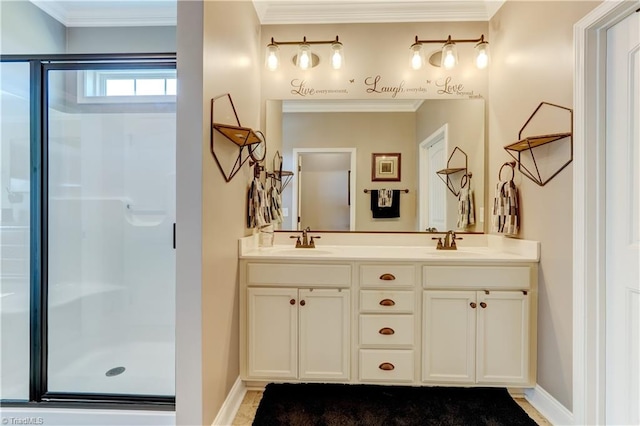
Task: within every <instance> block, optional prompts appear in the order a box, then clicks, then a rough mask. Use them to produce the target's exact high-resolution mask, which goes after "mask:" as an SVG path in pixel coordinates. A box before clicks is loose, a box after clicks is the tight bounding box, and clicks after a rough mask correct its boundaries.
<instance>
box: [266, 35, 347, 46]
mask: <svg viewBox="0 0 640 426" xmlns="http://www.w3.org/2000/svg"><path fill="white" fill-rule="evenodd" d="M304 43H306V44H332V43H340V41H339V40H338V36H336V39H335V40H326V41H309V40H307V37H306V36H305V37H302V41H276V40H274V39H273V37H271V44H275V45H276V46H278V45H287V44H289V45H291V44H304Z"/></svg>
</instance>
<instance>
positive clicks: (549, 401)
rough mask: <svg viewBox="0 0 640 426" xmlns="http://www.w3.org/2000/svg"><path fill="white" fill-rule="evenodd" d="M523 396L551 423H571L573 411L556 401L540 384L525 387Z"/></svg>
mask: <svg viewBox="0 0 640 426" xmlns="http://www.w3.org/2000/svg"><path fill="white" fill-rule="evenodd" d="M524 396H525V398H526V399H527V401H529V403H530V404H531V405H533V408H535V409H536V410H538V412H539V413H540V414H542V415H543V416H544V417H545V418H546V419H547V420H549V422H550V423H551V424H553V425H572V424H573V413H572V412H571V411H569V410H568V409H567V408H566V407H565V406H564V405H562V404H561V403H559V402H558V400H557V399H555V398H554V397H553V396H551V394H549V392H547V391H546V390H544V389H543V388H542V387H541V386H540V385H536V387H535V388H532V389H526V390H525V391H524Z"/></svg>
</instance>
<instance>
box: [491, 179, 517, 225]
mask: <svg viewBox="0 0 640 426" xmlns="http://www.w3.org/2000/svg"><path fill="white" fill-rule="evenodd" d="M492 213H493V214H492V220H491V224H492V227H491V230H492V231H493V232H497V233H499V234H505V235H516V234H518V231H519V227H520V208H519V204H518V188H516V185H515V183H513V180H510V181H508V182H498V184H497V185H496V192H495V197H494V199H493V212H492Z"/></svg>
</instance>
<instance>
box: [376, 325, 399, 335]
mask: <svg viewBox="0 0 640 426" xmlns="http://www.w3.org/2000/svg"><path fill="white" fill-rule="evenodd" d="M378 333H380V334H384V335H385V336H390V335H392V334H396V332H395V330H394V329H393V328H390V327H383V328H381V329H380V330H379V331H378Z"/></svg>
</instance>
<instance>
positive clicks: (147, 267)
mask: <svg viewBox="0 0 640 426" xmlns="http://www.w3.org/2000/svg"><path fill="white" fill-rule="evenodd" d="M69 68H74V67H67V68H64V69H57V68H56V67H50V68H49V69H48V72H47V74H46V77H45V78H46V86H45V87H46V95H47V104H46V106H45V112H46V115H45V117H46V118H45V122H46V150H47V155H48V172H47V197H46V199H47V207H48V217H47V229H48V232H47V237H48V242H47V258H48V260H47V276H48V279H47V282H48V290H47V295H48V302H47V322H48V324H47V334H48V339H47V341H48V350H47V368H46V376H47V391H48V392H49V393H53V394H63V393H74V394H101V395H137V396H141V395H155V396H171V397H172V396H173V395H174V394H175V376H174V375H175V367H174V366H175V359H174V353H175V350H174V346H175V339H174V335H175V251H174V249H173V245H172V243H173V224H174V222H175V151H176V113H175V96H166V94H167V93H166V86H167V81H168V80H167V78H169V77H167V76H172V75H173V77H174V78H175V65H174V66H173V69H171V68H168V67H158V68H153V67H152V66H151V65H149V64H146V65H141V66H140V68H133V67H131V66H127V67H123V68H122V69H118V68H115V67H114V66H113V64H111V66H110V67H107V68H100V67H96V68H91V66H87V65H78V66H77V67H76V68H77V69H69ZM87 75H94V76H95V78H98V77H99V76H102V77H105V76H109V75H110V76H118V77H119V78H117V79H116V80H118V81H119V82H120V83H121V85H122V87H120V88H118V89H117V90H119V91H122V90H125V91H126V90H128V89H127V87H128V86H127V85H128V84H129V81H130V80H131V79H127V78H125V76H127V75H129V76H130V75H137V77H136V78H134V79H133V86H134V89H135V87H136V86H137V87H138V90H140V88H146V90H159V89H158V87H159V86H160V83H162V90H164V91H165V93H163V94H162V96H161V99H160V100H154V99H151V97H150V98H148V99H147V100H146V101H144V102H128V101H127V102H124V101H120V102H118V100H115V101H114V100H110V101H108V102H101V98H102V97H106V95H107V94H108V93H102V96H101V97H98V98H96V99H94V100H92V101H91V102H83V98H84V99H85V100H86V96H84V95H85V94H84V93H80V91H81V90H82V88H83V83H82V82H83V81H85V78H86V76H87ZM120 77H121V78H120ZM152 77H153V78H152ZM105 78H106V77H105ZM105 78H103V80H102V81H103V82H104V88H105V90H109V87H111V86H110V83H109V79H108V78H106V79H105ZM147 80H155V82H154V81H147ZM101 84H102V83H101ZM154 84H155V85H157V86H158V87H156V88H155V89H154V87H155V86H154ZM125 86H126V87H125ZM113 90H116V89H113ZM122 93H123V94H125V95H128V94H129V92H126V93H125V92H122ZM134 93H135V92H134ZM116 97H117V96H116Z"/></svg>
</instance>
